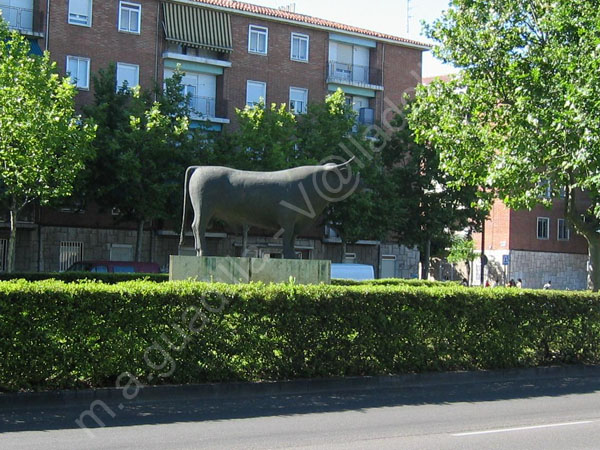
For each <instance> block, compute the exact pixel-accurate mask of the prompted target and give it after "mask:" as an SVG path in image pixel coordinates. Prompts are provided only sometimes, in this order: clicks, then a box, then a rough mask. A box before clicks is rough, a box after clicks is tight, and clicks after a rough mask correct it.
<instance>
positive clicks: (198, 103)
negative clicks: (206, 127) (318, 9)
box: [189, 95, 217, 119]
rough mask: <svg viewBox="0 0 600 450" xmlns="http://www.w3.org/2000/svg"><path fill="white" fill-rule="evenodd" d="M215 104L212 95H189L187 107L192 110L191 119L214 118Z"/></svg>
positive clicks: (215, 100) (215, 101)
mask: <svg viewBox="0 0 600 450" xmlns="http://www.w3.org/2000/svg"><path fill="white" fill-rule="evenodd" d="M216 104H217V99H216V98H214V97H201V96H198V95H191V96H190V97H189V107H190V109H191V110H192V118H193V119H201V118H210V119H213V118H215V117H216V114H215V112H216Z"/></svg>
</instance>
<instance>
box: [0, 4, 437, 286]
mask: <svg viewBox="0 0 600 450" xmlns="http://www.w3.org/2000/svg"><path fill="white" fill-rule="evenodd" d="M0 10H2V13H3V17H4V18H5V19H6V20H8V22H9V26H10V27H11V28H14V29H18V30H19V31H20V32H21V33H23V34H25V35H27V36H28V38H30V40H31V42H32V51H35V49H36V48H39V49H41V50H47V51H49V52H50V55H51V58H52V59H53V60H54V61H56V63H57V67H58V69H59V71H60V72H61V74H63V75H69V76H70V77H71V79H72V82H73V83H74V84H75V85H76V86H77V88H78V95H77V97H76V103H77V105H78V107H82V106H83V105H85V104H89V103H91V102H92V101H93V99H94V92H93V82H92V76H93V74H95V73H97V72H98V71H99V70H101V69H102V70H105V69H106V68H107V67H109V64H111V63H112V64H114V65H115V70H116V77H117V83H118V85H119V86H120V85H122V84H123V83H125V82H126V83H127V85H128V86H136V85H140V86H141V87H142V88H146V89H150V88H152V87H153V86H155V85H158V86H160V85H162V83H163V82H164V80H165V79H166V78H168V77H170V76H171V75H172V73H173V71H174V70H175V69H176V68H177V67H180V68H181V70H182V71H183V72H185V76H184V78H183V84H184V86H185V91H186V93H189V94H190V95H191V98H192V104H191V106H192V109H193V110H194V113H193V116H192V119H193V120H195V121H198V122H199V121H203V122H204V124H205V125H207V126H209V127H210V128H211V129H213V130H217V131H218V130H223V129H227V128H231V129H234V128H235V127H236V114H235V110H236V108H243V107H244V106H245V105H252V104H254V103H256V102H258V101H259V100H260V99H263V100H264V101H265V103H267V104H270V103H277V104H279V103H285V104H287V105H288V106H289V108H290V110H292V111H294V112H295V113H298V114H301V113H303V112H305V111H306V105H307V104H308V103H310V102H321V101H323V100H324V98H325V96H326V95H327V94H328V93H331V92H334V91H335V90H337V89H338V88H341V89H342V90H343V91H344V92H345V94H346V96H347V98H348V101H349V103H351V104H352V105H353V108H354V109H355V110H356V112H357V114H358V118H359V119H358V120H359V121H360V122H361V123H363V124H366V125H370V124H378V125H380V127H381V128H380V129H385V126H386V124H388V123H389V122H388V121H389V120H391V119H392V117H393V114H394V113H395V112H396V111H397V105H399V104H400V103H401V101H402V98H403V95H404V94H405V93H407V92H411V91H412V90H413V89H414V87H415V86H416V85H417V84H418V83H420V82H421V55H422V52H423V51H424V50H427V49H428V46H426V45H424V44H422V43H419V42H415V41H411V40H407V39H404V38H400V37H396V36H390V35H386V34H382V33H377V32H374V31H370V30H365V29H360V28H356V27H352V26H348V25H344V24H339V23H335V22H331V21H328V20H324V19H319V18H315V17H310V16H305V15H301V14H296V13H292V12H289V11H283V10H278V9H272V8H265V7H261V6H256V5H252V4H249V3H243V2H237V1H228V0H173V1H157V0H136V1H121V0H107V1H99V0H0ZM184 170H185V168H182V172H183V171H184ZM92 208H93V207H92ZM20 225H21V226H20V230H19V239H18V242H17V262H16V267H17V270H26V271H30V270H64V269H65V268H66V267H67V266H68V265H69V264H70V263H71V262H73V261H74V260H77V259H81V258H85V259H131V258H132V257H133V247H134V245H135V226H134V224H127V223H118V222H116V221H115V220H114V217H113V216H112V214H110V213H103V212H100V211H95V210H91V209H88V210H87V211H85V212H84V213H81V212H79V211H70V210H68V209H65V210H49V209H46V208H39V207H32V208H31V211H30V213H29V217H28V218H27V220H24V221H23V223H21V224H20ZM6 228H7V227H6V223H4V227H3V228H0V251H1V250H2V248H4V247H5V246H6V236H7V231H6ZM177 241H178V238H177V236H175V235H174V233H172V232H170V231H168V230H163V229H160V228H158V227H157V226H155V225H154V224H152V225H150V226H149V227H148V228H147V230H146V231H145V232H144V249H145V251H144V257H143V259H144V260H147V261H155V262H158V263H159V264H161V265H162V266H166V265H167V263H168V256H169V255H170V254H176V253H177V252H178V251H179V250H178V246H177ZM240 242H241V238H239V237H238V236H237V235H235V234H234V233H225V232H213V233H212V234H209V245H212V246H213V249H214V251H213V253H214V252H216V253H218V254H222V255H235V254H236V253H237V252H238V249H239V246H240ZM185 245H187V246H188V247H186V248H184V249H183V250H182V252H183V253H185V252H189V251H191V248H190V247H192V245H193V244H192V240H191V237H188V238H187V240H186V244H185ZM250 245H251V248H253V251H254V254H255V255H256V256H266V255H271V257H277V256H278V255H279V254H280V253H281V243H280V241H279V240H278V239H276V238H274V237H269V236H267V235H261V234H260V233H258V234H256V235H254V236H251V238H250ZM341 249H342V245H341V243H340V242H339V239H337V238H336V236H335V235H334V234H332V233H331V232H329V231H328V230H325V229H319V230H313V231H311V232H310V233H308V235H306V236H301V237H300V239H299V240H298V245H297V251H298V253H299V255H301V256H302V257H308V258H328V259H332V260H333V261H340V260H346V261H348V262H350V261H354V262H360V263H369V264H372V265H374V266H375V268H376V272H377V273H378V274H379V275H380V276H404V277H413V276H416V274H417V265H418V253H417V252H416V251H413V250H407V249H405V248H403V247H400V246H398V245H392V244H382V243H380V242H372V241H359V242H358V243H357V244H356V245H354V246H348V248H347V249H346V252H345V254H342V250H341Z"/></svg>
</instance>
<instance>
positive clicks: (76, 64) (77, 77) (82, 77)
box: [67, 56, 90, 89]
mask: <svg viewBox="0 0 600 450" xmlns="http://www.w3.org/2000/svg"><path fill="white" fill-rule="evenodd" d="M67 75H68V76H69V77H71V83H73V84H74V85H75V86H77V88H78V89H89V88H90V59H89V58H81V57H79V56H67Z"/></svg>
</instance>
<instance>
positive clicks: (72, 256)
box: [59, 241, 83, 272]
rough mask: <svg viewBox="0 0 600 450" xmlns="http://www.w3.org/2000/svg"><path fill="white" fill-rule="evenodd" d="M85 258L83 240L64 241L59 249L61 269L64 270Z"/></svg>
mask: <svg viewBox="0 0 600 450" xmlns="http://www.w3.org/2000/svg"><path fill="white" fill-rule="evenodd" d="M82 260H83V242H74V241H62V242H61V243H60V249H59V270H60V271H61V272H64V271H65V270H67V269H68V268H69V267H71V265H73V264H74V263H76V262H79V261H82Z"/></svg>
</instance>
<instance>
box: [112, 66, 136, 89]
mask: <svg viewBox="0 0 600 450" xmlns="http://www.w3.org/2000/svg"><path fill="white" fill-rule="evenodd" d="M125 83H127V84H126V88H127V89H129V88H132V87H135V86H138V85H139V84H140V66H138V65H137V64H126V63H117V91H119V90H120V89H122V88H123V87H124V85H125Z"/></svg>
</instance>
